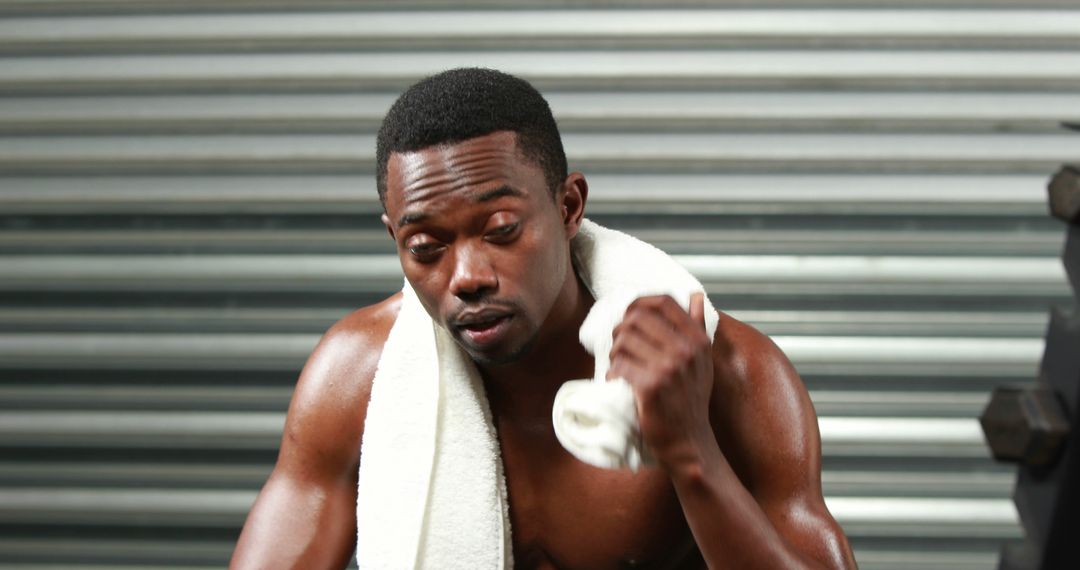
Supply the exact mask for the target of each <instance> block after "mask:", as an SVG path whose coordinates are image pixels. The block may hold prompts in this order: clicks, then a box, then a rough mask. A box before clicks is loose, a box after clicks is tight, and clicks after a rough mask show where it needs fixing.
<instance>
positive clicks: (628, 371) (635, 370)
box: [607, 330, 663, 384]
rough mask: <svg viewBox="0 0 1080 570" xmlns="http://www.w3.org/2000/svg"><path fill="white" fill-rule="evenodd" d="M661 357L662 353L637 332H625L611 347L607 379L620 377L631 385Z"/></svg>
mask: <svg viewBox="0 0 1080 570" xmlns="http://www.w3.org/2000/svg"><path fill="white" fill-rule="evenodd" d="M662 357H663V353H662V352H661V351H660V350H658V349H657V347H656V346H655V345H654V344H653V343H652V342H651V341H650V340H649V339H648V338H647V337H645V336H644V335H642V334H640V333H638V332H637V331H634V330H627V331H625V332H624V333H623V334H620V335H619V338H618V339H616V340H615V342H614V344H612V345H611V352H610V353H609V354H608V358H609V359H610V360H611V367H609V368H608V374H607V379H608V380H610V379H612V378H617V377H620V376H622V377H624V378H626V380H627V381H628V382H630V383H631V384H633V383H634V381H635V380H637V379H638V376H639V375H640V373H641V372H643V371H646V370H647V369H648V367H649V364H650V363H651V362H655V361H657V360H658V359H660V358H662Z"/></svg>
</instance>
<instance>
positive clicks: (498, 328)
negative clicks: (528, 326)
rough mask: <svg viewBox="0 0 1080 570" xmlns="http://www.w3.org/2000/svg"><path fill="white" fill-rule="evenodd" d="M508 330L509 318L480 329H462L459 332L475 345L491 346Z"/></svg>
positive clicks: (503, 318) (502, 318)
mask: <svg viewBox="0 0 1080 570" xmlns="http://www.w3.org/2000/svg"><path fill="white" fill-rule="evenodd" d="M508 328H510V317H501V318H499V319H498V320H496V321H493V322H491V324H489V325H488V326H487V327H485V328H482V329H472V328H465V327H462V329H461V332H462V334H464V335H465V337H466V338H468V339H469V340H470V341H471V342H472V343H473V344H475V345H485V344H492V343H494V342H496V341H497V340H499V339H500V338H501V337H502V336H503V334H505V333H506V330H507V329H508Z"/></svg>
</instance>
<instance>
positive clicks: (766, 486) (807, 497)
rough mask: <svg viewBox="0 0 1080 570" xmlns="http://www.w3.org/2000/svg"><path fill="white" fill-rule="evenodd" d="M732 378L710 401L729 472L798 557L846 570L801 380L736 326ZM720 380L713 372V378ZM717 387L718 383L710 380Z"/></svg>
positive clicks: (757, 336) (754, 334) (764, 343)
mask: <svg viewBox="0 0 1080 570" xmlns="http://www.w3.org/2000/svg"><path fill="white" fill-rule="evenodd" d="M743 327H745V330H740V331H739V333H738V335H739V337H740V338H739V340H738V341H737V342H736V343H735V346H737V347H738V348H735V349H733V348H732V346H729V347H728V349H729V350H738V354H736V355H735V358H730V357H731V355H730V354H729V355H727V356H728V357H729V358H728V359H727V360H726V364H727V365H728V366H727V367H725V368H726V369H724V370H723V372H724V373H726V374H728V375H729V376H737V377H738V378H739V380H737V381H734V382H733V381H731V380H730V378H729V379H728V383H727V384H726V385H721V386H720V388H719V389H718V393H717V394H716V397H714V407H713V411H714V417H718V420H717V421H715V422H714V427H715V428H716V432H717V439H718V440H719V441H720V442H721V447H722V448H723V449H724V451H725V454H726V455H728V456H729V461H730V462H731V464H732V467H733V468H734V469H735V470H736V472H737V473H738V474H739V477H740V479H741V480H742V482H743V484H744V485H745V486H746V488H747V490H749V491H750V493H751V494H752V495H753V497H754V499H755V501H756V502H757V503H758V505H759V506H760V507H761V509H762V511H763V512H764V513H765V515H766V517H767V518H768V519H769V521H770V522H771V523H772V525H773V527H774V528H775V529H776V530H777V532H778V533H779V534H780V535H781V536H782V537H783V538H784V539H785V540H786V541H787V542H788V543H789V544H790V545H791V546H792V547H794V548H795V549H796V550H798V551H799V553H800V554H802V555H803V556H804V557H806V558H808V559H811V560H815V561H818V562H820V563H824V564H826V565H827V566H828V567H830V568H853V567H854V560H853V558H852V557H851V552H850V547H849V545H848V543H847V539H846V537H845V536H844V533H843V530H842V529H841V528H840V525H839V524H838V523H837V522H836V520H835V519H834V518H833V516H832V514H831V513H830V512H829V509H828V507H827V506H826V505H825V499H824V497H823V495H822V490H821V436H820V434H819V431H818V423H817V415H816V413H815V412H814V408H813V404H812V403H811V401H810V397H809V394H808V393H807V391H806V388H805V386H804V385H803V382H802V379H801V378H800V377H799V375H798V373H797V372H796V371H795V368H794V366H792V364H791V362H790V361H789V360H788V358H787V357H786V356H785V355H784V354H783V352H782V351H781V350H780V349H779V348H778V347H777V346H776V345H775V344H774V343H773V342H772V341H771V340H769V338H768V337H766V336H765V335H763V334H761V333H760V332H758V331H756V330H754V329H753V328H751V327H749V326H746V325H743ZM718 372H720V371H718ZM717 382H718V384H720V382H721V379H720V378H719V377H718V378H717Z"/></svg>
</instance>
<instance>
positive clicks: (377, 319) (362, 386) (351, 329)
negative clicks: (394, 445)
mask: <svg viewBox="0 0 1080 570" xmlns="http://www.w3.org/2000/svg"><path fill="white" fill-rule="evenodd" d="M400 307H401V294H400V293H398V294H395V295H393V296H391V297H389V298H387V299H385V300H383V301H381V302H379V303H376V304H374V305H370V306H367V307H364V308H362V309H358V310H356V311H353V312H352V313H350V314H348V315H346V316H345V317H343V318H342V319H341V320H339V321H338V322H336V323H334V325H333V326H331V327H330V328H329V329H328V330H327V331H326V333H325V334H324V335H323V336H322V338H321V339H320V340H319V343H318V344H317V345H316V347H315V349H314V350H313V351H312V353H311V356H309V357H308V360H307V363H306V364H305V365H304V369H303V371H302V372H301V373H300V379H299V381H298V382H297V385H296V390H295V392H294V393H293V399H292V403H291V404H290V405H289V414H288V418H287V419H286V423H285V434H284V437H283V440H282V456H281V457H280V458H279V462H281V461H283V460H284V461H288V460H289V459H292V458H293V457H290V456H291V455H294V454H302V455H304V456H308V457H312V456H313V455H312V454H314V456H316V457H318V458H319V459H320V461H319V463H329V464H333V465H338V466H340V467H349V468H350V469H351V468H352V467H354V466H356V465H358V464H359V460H360V457H359V450H360V440H361V438H362V436H363V426H364V420H365V419H366V417H367V406H368V401H369V400H370V398H371V385H372V381H373V380H374V378H375V370H376V368H377V367H378V364H379V357H380V356H381V355H382V349H383V346H384V345H385V344H386V339H387V337H388V336H389V335H390V329H391V328H392V327H393V325H394V321H395V320H396V319H397V314H398V310H399V309H400ZM302 463H304V464H311V462H310V461H302Z"/></svg>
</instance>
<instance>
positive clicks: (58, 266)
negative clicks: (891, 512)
mask: <svg viewBox="0 0 1080 570" xmlns="http://www.w3.org/2000/svg"><path fill="white" fill-rule="evenodd" d="M675 259H676V260H677V261H678V262H679V263H681V264H682V265H683V266H684V267H686V268H687V269H688V270H690V272H691V273H692V274H694V275H695V276H696V277H697V278H698V279H700V280H701V282H702V283H703V284H704V285H705V287H706V289H707V290H708V291H709V292H710V293H718V294H730V293H733V292H736V291H739V290H740V287H742V288H745V287H746V286H748V285H752V286H753V287H755V288H756V291H757V292H758V293H759V294H762V295H769V294H797V295H799V296H812V295H815V294H816V295H821V294H829V295H843V294H849V295H868V294H878V295H885V294H889V295H905V296H910V295H915V296H918V295H923V296H929V295H933V296H939V297H947V296H967V297H973V296H981V295H1002V294H1007V295H1010V296H1020V297H1023V296H1036V297H1044V296H1056V295H1062V296H1064V295H1067V294H1068V289H1067V287H1066V280H1065V272H1064V269H1063V268H1062V266H1061V263H1060V261H1058V260H1057V259H1038V258H1036V259H1026V258H974V257H903V256H895V257H894V256H881V257H861V256H738V255H729V256H721V255H712V256H705V255H677V256H675ZM0 266H3V267H4V270H5V271H4V273H3V274H2V275H0V291H13V290H34V291H73V290H77V291H92V290H97V291H102V290H112V291H238V290H243V291H335V290H336V291H353V292H357V293H359V292H387V291H395V290H397V289H399V288H400V284H401V282H402V281H401V279H402V278H401V275H402V273H401V265H400V261H399V260H398V258H397V256H394V255H303V256H300V255H295V256H289V255H247V256H242V255H214V256H209V255H206V256H185V255H177V256H151V255H147V256H138V255H132V256H120V255H101V256H65V255H51V256H28V257H20V256H0Z"/></svg>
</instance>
